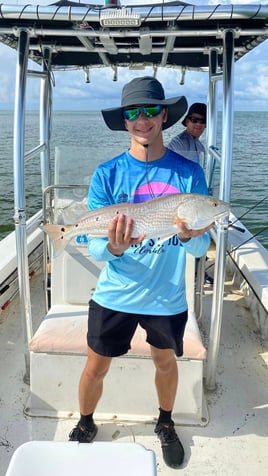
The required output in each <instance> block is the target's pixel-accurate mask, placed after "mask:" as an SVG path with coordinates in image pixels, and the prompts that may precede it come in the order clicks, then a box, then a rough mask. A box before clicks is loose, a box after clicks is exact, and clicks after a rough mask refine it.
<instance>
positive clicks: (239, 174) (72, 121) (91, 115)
mask: <svg viewBox="0 0 268 476" xmlns="http://www.w3.org/2000/svg"><path fill="white" fill-rule="evenodd" d="M38 121H39V119H38V114H37V113H36V112H31V113H27V116H26V139H25V150H26V151H28V150H30V149H31V148H33V147H34V146H36V145H37V142H36V137H38V128H39V124H38ZM267 121H268V113H267V112H257V113H256V112H236V113H235V116H234V141H233V144H234V145H233V177H232V195H231V205H232V211H233V213H234V214H235V215H236V216H237V217H240V216H241V215H242V214H243V213H245V212H246V211H247V210H249V209H250V208H252V207H254V208H253V210H252V211H250V212H249V213H247V214H246V215H245V217H244V218H243V219H242V221H243V223H244V224H245V225H246V226H247V228H248V229H249V230H250V231H251V232H252V233H253V234H256V233H258V235H257V237H258V239H259V241H260V242H261V243H262V244H263V245H264V246H265V247H266V248H267V249H268V213H267V204H268V198H267V199H266V200H264V201H263V202H262V203H260V204H259V205H258V206H256V207H255V205H256V204H257V203H258V202H259V201H260V200H262V199H263V198H264V197H265V196H266V194H267V188H268V187H267V185H268V184H267V164H268V134H267V126H266V124H267ZM0 125H1V127H0V135H1V149H0V213H1V220H0V239H2V238H4V236H6V235H7V234H8V233H9V232H10V231H11V230H13V229H14V225H13V215H14V197H13V152H12V149H13V114H12V113H11V112H0ZM181 128H182V126H181V125H180V124H178V125H175V126H173V127H172V128H170V129H168V130H167V131H164V141H165V143H166V144H167V143H168V141H169V140H170V139H171V138H172V137H173V136H174V135H175V134H177V133H178V132H179V131H180V130H181ZM219 131H220V127H219ZM55 145H58V146H60V148H61V156H62V160H63V162H64V167H65V169H66V170H67V173H68V163H69V164H70V168H69V177H67V178H66V183H68V182H69V183H75V182H76V183H84V184H85V185H87V184H88V183H89V180H90V177H91V174H92V172H93V170H94V169H95V168H96V166H97V165H98V163H100V162H103V161H106V160H107V159H109V158H111V157H113V156H115V155H116V154H119V153H121V152H122V151H123V150H124V149H125V148H127V147H128V145H129V136H128V133H126V132H112V131H110V130H109V129H108V128H107V127H106V125H105V124H104V121H103V119H102V116H101V114H100V113H99V112H62V113H61V112H56V113H54V115H53V123H52V147H51V154H52V157H54V150H55ZM217 145H218V146H220V143H218V144H217ZM74 161H75V162H77V167H75V170H74V168H73V163H74ZM218 175H219V174H218V173H217V170H216V186H215V191H216V190H217V182H218V178H217V177H218ZM40 187H41V179H40V164H39V159H38V158H34V159H31V160H29V161H28V162H27V164H26V172H25V195H26V212H27V217H29V216H31V215H32V214H33V213H34V212H36V211H37V210H38V209H39V208H40V206H41V203H42V198H41V196H40V195H39V191H40ZM215 195H216V194H215ZM265 228H266V229H265ZM262 230H264V231H262Z"/></svg>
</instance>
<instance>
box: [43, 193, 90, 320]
mask: <svg viewBox="0 0 268 476" xmlns="http://www.w3.org/2000/svg"><path fill="white" fill-rule="evenodd" d="M64 191H65V192H67V193H66V194H65V197H61V196H60V192H64ZM87 191H88V185H72V184H70V185H60V184H57V185H50V186H48V187H46V188H45V190H44V194H43V195H44V198H43V207H44V210H43V220H44V223H54V224H65V225H74V224H75V223H77V222H78V221H79V219H80V218H81V217H82V216H83V215H85V214H86V213H87V201H86V196H87ZM76 192H79V199H78V198H77V197H75V193H76ZM81 192H82V193H81ZM51 254H52V249H51V243H49V241H48V239H47V235H45V236H44V249H43V256H44V264H43V266H44V282H45V305H46V312H48V310H49V307H50V276H49V274H50V262H51Z"/></svg>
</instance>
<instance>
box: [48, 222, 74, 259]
mask: <svg viewBox="0 0 268 476" xmlns="http://www.w3.org/2000/svg"><path fill="white" fill-rule="evenodd" d="M41 228H42V230H43V231H44V232H45V233H47V234H48V236H49V238H50V239H51V241H52V244H53V252H54V256H59V255H60V254H61V253H62V251H63V250H64V248H65V246H66V245H67V244H68V243H69V241H70V236H68V233H67V231H68V230H69V229H71V228H72V226H68V225H43V226H42V227H41Z"/></svg>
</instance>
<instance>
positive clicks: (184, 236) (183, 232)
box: [178, 223, 214, 243]
mask: <svg viewBox="0 0 268 476" xmlns="http://www.w3.org/2000/svg"><path fill="white" fill-rule="evenodd" d="M213 225H214V223H212V224H211V225H209V226H207V227H206V228H202V229H201V230H189V229H188V228H186V226H185V225H184V224H183V223H180V232H179V233H178V236H179V239H180V241H181V242H182V243H187V241H189V240H190V239H191V238H196V237H197V236H201V235H203V234H204V233H206V231H209V230H211V228H213Z"/></svg>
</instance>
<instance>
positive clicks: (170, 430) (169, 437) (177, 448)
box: [154, 420, 184, 468]
mask: <svg viewBox="0 0 268 476" xmlns="http://www.w3.org/2000/svg"><path fill="white" fill-rule="evenodd" d="M154 431H155V433H156V434H157V436H158V438H159V440H160V441H161V447H162V453H163V459H164V461H165V463H166V465H167V466H170V468H179V466H180V465H181V464H182V463H183V459H184V449H183V446H182V444H181V442H180V440H179V437H178V435H177V433H176V431H175V429H174V422H173V421H172V420H171V422H170V423H169V424H166V423H157V425H156V427H155V429H154Z"/></svg>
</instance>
